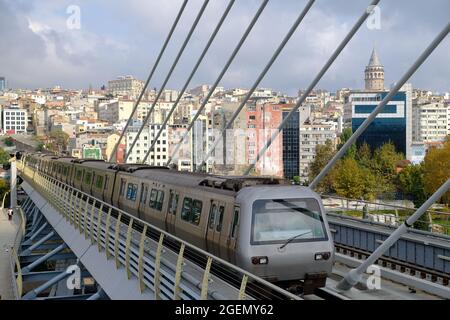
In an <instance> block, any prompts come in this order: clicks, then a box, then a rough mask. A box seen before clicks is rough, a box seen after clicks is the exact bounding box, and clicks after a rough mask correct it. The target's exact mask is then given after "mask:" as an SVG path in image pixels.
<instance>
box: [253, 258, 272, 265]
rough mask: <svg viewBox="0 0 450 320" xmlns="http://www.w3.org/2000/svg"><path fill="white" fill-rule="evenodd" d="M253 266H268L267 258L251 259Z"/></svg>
mask: <svg viewBox="0 0 450 320" xmlns="http://www.w3.org/2000/svg"><path fill="white" fill-rule="evenodd" d="M252 263H253V264H268V263H269V258H267V257H252Z"/></svg>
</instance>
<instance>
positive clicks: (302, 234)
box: [278, 230, 312, 249]
mask: <svg viewBox="0 0 450 320" xmlns="http://www.w3.org/2000/svg"><path fill="white" fill-rule="evenodd" d="M308 233H312V230H309V231H306V232H302V233H299V234H297V235H295V236H293V237H291V238H289V239H287V240H286V242H285V243H283V245H282V246H281V247H279V248H278V249H283V248H284V247H286V246H287V245H288V244H289V243H291V242H292V241H293V240H295V239H297V238H299V237H301V236H304V235H305V234H308Z"/></svg>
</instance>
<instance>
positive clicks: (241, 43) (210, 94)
mask: <svg viewBox="0 0 450 320" xmlns="http://www.w3.org/2000/svg"><path fill="white" fill-rule="evenodd" d="M268 2H269V0H263V2H262V3H261V5H260V7H259V8H258V11H257V12H256V13H255V16H254V17H253V19H252V21H251V22H250V24H249V25H248V27H247V29H246V30H245V32H244V34H243V35H242V37H241V39H240V40H239V42H238V44H237V46H236V48H235V49H234V50H233V52H232V54H231V56H230V57H229V58H228V61H227V63H226V64H225V66H224V67H223V69H222V71H221V72H220V74H219V76H218V77H217V79H216V81H215V82H214V84H213V86H212V87H211V88H210V90H209V92H208V94H207V96H206V97H205V99H204V100H203V102H202V104H201V105H200V108H199V109H198V110H197V112H196V114H195V115H194V117H193V118H192V120H191V123H190V124H189V126H188V128H187V129H186V132H185V133H184V135H183V137H182V138H181V139H180V141H179V142H178V144H177V145H176V146H175V148H174V150H173V151H172V153H171V155H170V157H169V159H168V160H167V163H166V165H169V164H170V163H171V162H172V160H173V157H174V155H175V154H176V153H177V152H178V150H179V148H180V146H181V144H182V143H183V141H184V139H186V137H187V136H188V134H189V132H190V130H191V129H192V127H193V126H194V123H195V121H196V120H197V118H198V117H199V116H200V114H201V113H202V111H203V109H204V108H205V106H206V104H207V103H208V101H209V98H211V96H212V94H213V93H214V91H215V90H216V88H217V86H218V85H219V82H220V81H221V80H222V78H223V76H224V75H225V73H226V72H227V70H228V68H229V67H230V65H231V63H232V62H233V60H234V58H235V57H236V55H237V53H238V52H239V50H240V48H241V47H242V45H243V44H244V42H245V40H246V39H247V37H248V35H249V33H250V31H251V30H252V29H253V27H254V25H255V24H256V22H257V21H258V18H259V17H260V15H261V13H262V12H263V11H264V8H265V7H266V5H267V3H268Z"/></svg>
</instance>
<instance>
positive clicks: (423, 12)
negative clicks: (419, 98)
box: [0, 0, 450, 94]
mask: <svg viewBox="0 0 450 320" xmlns="http://www.w3.org/2000/svg"><path fill="white" fill-rule="evenodd" d="M369 2H370V1H369V0H367V1H365V0H317V1H316V3H315V4H314V5H313V7H312V9H311V11H310V13H309V14H308V16H307V17H306V18H305V20H304V21H303V23H302V24H301V25H300V27H299V28H298V29H297V31H296V33H295V34H294V36H293V37H292V39H291V41H290V42H289V43H288V45H287V46H286V48H285V50H284V51H283V52H282V54H281V55H280V56H279V58H278V60H277V62H276V63H275V64H274V66H273V67H272V69H271V70H270V72H269V73H268V74H267V75H266V77H265V79H264V81H263V82H262V84H261V86H264V87H271V88H274V89H275V90H280V91H283V92H287V93H289V94H295V93H296V92H297V90H298V89H299V88H305V87H306V86H307V85H308V84H309V82H310V81H311V80H312V78H313V77H314V76H315V74H316V73H317V72H318V71H319V69H320V68H321V67H322V65H323V64H324V63H325V61H326V60H327V59H328V57H329V56H330V55H331V53H332V52H333V50H334V49H335V47H336V46H337V45H338V44H339V42H340V41H341V40H342V39H343V37H344V36H345V35H346V33H347V32H348V31H349V29H350V28H351V27H352V26H353V24H354V23H355V22H356V20H357V19H358V17H359V16H360V15H361V13H362V12H363V11H364V10H365V8H366V6H367V5H368V4H369ZM181 3H182V0H127V1H119V0H84V1H83V0H39V1H38V0H0V76H6V77H7V79H8V83H9V87H12V88H30V89H33V88H45V87H51V86H54V85H61V86H63V87H65V88H88V87H89V85H90V84H92V85H93V86H94V87H99V86H101V85H103V84H106V83H107V81H108V80H109V79H113V78H116V77H117V76H119V75H134V76H136V77H138V78H140V79H143V80H145V79H146V78H147V76H148V73H149V70H150V68H151V66H152V65H153V62H154V61H155V59H156V56H157V54H158V52H159V50H160V48H161V46H162V43H163V41H164V39H165V37H166V35H167V33H168V31H169V28H170V26H171V24H172V22H173V19H174V18H175V16H176V14H177V12H178V9H179V7H180V6H181ZM202 3H203V0H189V2H188V5H187V7H186V10H185V12H184V14H183V16H182V19H181V21H180V24H179V26H178V28H177V29H176V31H175V34H174V37H173V40H172V42H171V43H170V45H169V47H168V50H167V54H166V55H165V56H164V57H163V60H162V62H161V64H160V66H159V67H158V69H157V73H156V74H155V76H154V78H153V81H152V82H151V87H158V86H160V85H161V83H162V81H163V79H164V77H165V75H166V73H167V71H168V69H169V67H170V65H171V63H172V61H173V59H174V58H175V55H176V53H177V51H178V49H179V47H180V46H181V43H182V42H183V40H184V38H185V36H186V34H187V32H188V30H189V28H190V26H191V24H192V22H193V20H194V18H195V16H196V14H197V12H198V10H199V9H200V7H201V5H202ZM260 3H261V0H245V1H244V0H237V1H236V3H235V5H234V6H233V8H232V10H231V12H230V14H229V16H228V17H227V20H226V22H225V23H224V25H223V27H222V29H221V31H220V32H219V34H218V36H217V38H216V40H215V42H214V43H213V46H212V47H211V49H210V51H209V52H208V54H207V56H206V58H205V60H204V62H203V64H202V65H201V67H200V68H199V70H198V72H197V75H196V76H195V77H194V79H193V81H192V82H191V86H190V87H193V86H195V85H199V84H202V83H212V82H214V80H215V79H216V77H217V76H218V74H219V72H220V70H221V68H222V66H223V64H224V62H225V61H226V60H227V59H228V57H229V55H230V53H231V51H232V50H233V48H234V47H235V45H236V44H237V42H238V40H239V38H240V37H241V35H242V33H243V31H244V29H245V28H246V26H247V25H248V23H249V22H250V20H251V19H252V17H253V15H254V13H255V12H256V10H257V8H258V7H259V5H260ZM227 4H228V0H211V1H210V2H209V4H208V7H207V9H206V11H205V14H204V16H203V18H202V19H201V21H200V23H199V25H198V27H197V29H196V31H195V33H194V35H193V37H192V40H191V42H190V43H189V45H188V47H187V48H186V50H185V53H184V54H183V56H182V59H181V60H180V63H179V65H178V67H177V69H176V70H175V72H174V74H173V76H172V78H171V80H170V81H169V84H168V87H169V88H172V89H180V88H181V86H182V85H183V83H184V81H185V80H186V77H187V74H188V72H189V71H190V70H191V69H192V67H193V65H194V63H195V61H196V59H197V58H198V56H199V54H200V52H201V50H202V49H203V46H204V45H205V44H206V41H207V39H208V38H209V36H210V34H211V32H212V30H213V29H214V27H215V25H216V24H217V22H218V19H219V17H220V16H221V14H222V12H223V10H224V9H225V7H226V5H227ZM305 4H306V0H271V1H270V2H269V4H268V5H267V7H266V9H265V11H264V13H263V14H262V15H261V17H260V19H259V21H258V23H257V25H256V26H255V28H254V29H253V30H252V32H251V34H250V36H249V38H248V39H247V41H246V43H245V46H244V47H243V49H242V50H241V51H240V53H239V54H238V56H237V57H236V59H235V61H234V63H233V64H232V66H231V67H230V69H229V71H228V73H227V74H226V76H225V77H224V78H223V80H222V82H221V85H223V86H225V87H227V88H228V87H238V86H239V87H250V86H251V84H252V83H253V81H254V80H255V78H256V77H257V75H258V74H259V72H260V71H261V69H262V68H263V67H264V65H265V64H266V62H267V61H268V59H269V58H270V56H271V55H272V53H273V51H274V50H275V48H276V47H277V46H278V44H279V43H280V41H281V39H282V37H283V36H284V35H285V33H286V32H287V30H288V29H289V28H290V26H291V24H292V23H293V22H294V20H295V19H296V18H297V16H298V14H299V13H300V12H301V10H302V9H303V7H304V5H305ZM74 5H75V6H78V7H79V9H80V18H81V19H80V22H81V24H80V28H79V29H77V28H75V29H73V28H68V24H67V21H68V19H69V21H73V20H70V17H71V14H70V13H68V8H70V6H74ZM449 13H450V1H448V0H429V1H423V0H384V1H383V0H382V1H381V3H380V22H381V24H380V28H379V29H370V28H368V27H367V26H366V25H363V26H362V27H361V29H360V30H359V32H358V33H357V34H356V35H355V36H354V38H353V39H352V40H351V42H350V43H349V45H348V46H347V47H346V49H345V50H344V52H343V53H342V54H341V56H340V57H339V58H338V59H337V60H336V62H335V64H334V65H333V67H332V68H331V69H330V70H329V71H328V72H327V74H326V76H325V77H324V78H323V79H322V81H321V82H320V83H319V85H318V87H320V88H324V89H328V90H336V89H338V88H341V87H350V88H361V87H363V85H364V83H363V71H364V67H365V65H366V64H367V62H368V60H369V56H370V53H371V50H372V48H373V47H374V46H375V47H376V48H377V51H378V53H379V56H380V60H381V62H382V64H383V65H384V66H385V75H386V85H389V84H391V83H392V82H394V81H396V80H397V79H399V78H400V77H401V76H402V74H403V73H404V72H405V71H406V69H407V68H408V67H409V66H410V65H411V64H412V62H413V61H414V60H415V59H416V58H417V57H418V55H419V54H420V53H421V52H422V51H423V50H424V48H425V47H426V46H427V45H428V44H429V43H430V42H431V41H432V39H433V38H434V37H435V36H436V35H437V34H438V32H439V31H441V30H442V29H443V27H444V26H445V25H446V24H447V23H448V21H449ZM449 38H450V37H447V38H446V39H445V40H444V41H443V42H442V43H441V45H440V46H439V47H438V48H437V49H436V50H435V52H434V53H433V54H432V56H431V57H430V58H429V59H428V60H427V61H426V62H425V63H424V64H423V65H422V67H421V68H420V69H419V70H418V72H417V73H416V74H415V75H414V77H413V78H412V79H411V82H412V83H413V86H414V87H419V88H423V89H429V90H433V91H438V92H445V91H450V39H449Z"/></svg>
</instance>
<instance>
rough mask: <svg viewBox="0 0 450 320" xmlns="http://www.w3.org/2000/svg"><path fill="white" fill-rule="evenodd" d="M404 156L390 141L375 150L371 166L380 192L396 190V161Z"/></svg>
mask: <svg viewBox="0 0 450 320" xmlns="http://www.w3.org/2000/svg"><path fill="white" fill-rule="evenodd" d="M404 158H405V157H404V155H403V154H402V153H398V152H397V151H396V150H395V146H394V144H393V143H392V142H390V141H389V142H387V143H385V144H383V145H382V146H381V147H380V148H378V149H376V150H375V151H374V153H373V160H372V161H371V166H370V167H371V171H372V173H373V174H374V175H375V177H376V180H377V187H378V192H380V193H381V192H394V191H395V189H396V177H397V172H396V163H397V162H398V161H400V160H403V159H404Z"/></svg>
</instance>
